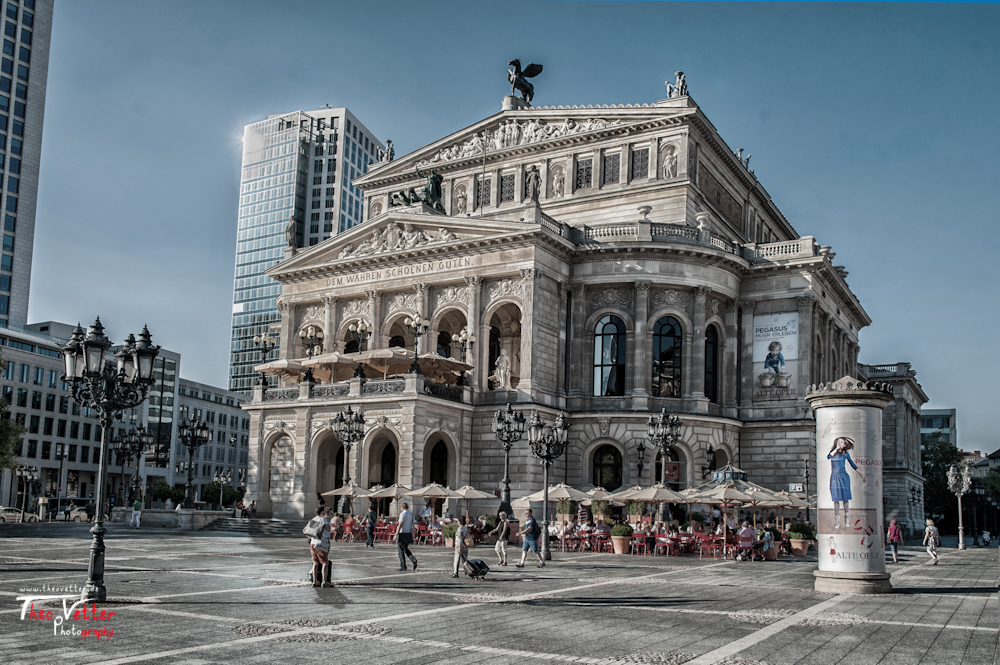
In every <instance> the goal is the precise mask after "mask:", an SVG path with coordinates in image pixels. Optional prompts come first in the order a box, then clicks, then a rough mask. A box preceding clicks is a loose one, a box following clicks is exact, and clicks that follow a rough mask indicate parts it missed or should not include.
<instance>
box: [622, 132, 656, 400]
mask: <svg viewBox="0 0 1000 665" xmlns="http://www.w3.org/2000/svg"><path fill="white" fill-rule="evenodd" d="M627 150H628V146H627V145H626V146H625V148H624V151H627ZM647 319H649V282H636V283H635V334H634V335H633V341H632V346H633V347H634V348H635V352H634V353H633V361H632V409H633V410H635V411H645V410H647V409H648V408H649V389H648V388H647V386H649V385H651V383H652V373H651V372H650V371H647V370H648V369H649V361H648V360H647V359H648V358H649V357H650V355H651V349H650V336H649V335H647V334H646V328H647V326H646V322H647Z"/></svg>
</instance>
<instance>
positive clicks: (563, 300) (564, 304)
mask: <svg viewBox="0 0 1000 665" xmlns="http://www.w3.org/2000/svg"><path fill="white" fill-rule="evenodd" d="M569 297H570V287H569V284H566V283H565V282H559V345H558V348H557V351H556V353H558V354H559V355H558V358H556V366H557V367H558V369H557V370H556V394H557V395H558V400H559V405H560V406H561V407H562V408H566V394H567V392H568V391H569V386H568V385H567V382H566V370H567V367H565V366H564V362H565V360H566V345H567V344H569V338H568V337H567V335H568V334H569V330H568V320H567V312H568V311H569V307H568V302H569V300H568V299H569Z"/></svg>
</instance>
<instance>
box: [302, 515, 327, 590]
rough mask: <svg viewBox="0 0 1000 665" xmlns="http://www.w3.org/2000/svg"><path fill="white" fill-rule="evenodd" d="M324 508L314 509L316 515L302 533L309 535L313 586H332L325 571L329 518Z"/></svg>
mask: <svg viewBox="0 0 1000 665" xmlns="http://www.w3.org/2000/svg"><path fill="white" fill-rule="evenodd" d="M325 514H326V509H325V508H323V507H320V508H317V509H316V517H314V518H312V519H311V520H309V523H308V524H306V526H305V528H304V529H302V533H304V534H306V535H307V536H309V555H310V558H311V559H312V575H311V577H312V583H313V586H314V587H318V586H325V587H329V586H332V585H331V584H330V579H329V577H328V575H329V573H328V572H327V567H326V565H327V563H329V561H330V520H328V519H327V518H326V517H325Z"/></svg>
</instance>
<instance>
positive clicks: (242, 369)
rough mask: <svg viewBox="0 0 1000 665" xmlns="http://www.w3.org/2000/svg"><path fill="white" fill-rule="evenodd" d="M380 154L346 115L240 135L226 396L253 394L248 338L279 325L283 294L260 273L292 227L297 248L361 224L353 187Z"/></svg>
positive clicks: (330, 111)
mask: <svg viewBox="0 0 1000 665" xmlns="http://www.w3.org/2000/svg"><path fill="white" fill-rule="evenodd" d="M380 147H382V144H381V142H379V141H378V140H377V139H376V138H375V137H374V136H373V135H372V133H371V132H370V131H369V130H368V129H367V128H366V127H365V126H364V125H362V124H361V123H359V122H358V120H357V118H355V117H354V115H353V114H352V113H351V112H350V111H348V110H347V109H345V108H326V109H320V110H319V111H294V112H292V113H285V114H282V115H273V116H270V117H268V119H267V120H262V121H261V122H256V123H253V124H251V125H247V126H246V127H245V128H244V130H243V170H242V174H241V176H240V207H239V217H238V223H237V236H236V275H235V280H234V287H233V332H232V337H231V342H230V359H229V389H230V390H235V391H238V392H244V393H249V392H250V390H251V389H252V386H253V383H254V381H255V377H254V374H253V366H254V365H256V364H258V363H259V362H260V354H259V352H258V351H257V350H256V349H255V348H254V346H253V337H254V335H259V334H260V333H261V332H263V331H264V330H266V329H269V328H270V326H271V324H272V323H277V321H278V320H279V319H280V317H279V316H278V310H277V308H276V306H275V298H277V297H278V295H279V294H280V293H281V287H280V286H278V283H277V282H275V281H274V280H273V279H271V278H270V277H268V276H267V275H266V274H265V271H266V270H267V269H268V268H270V267H271V266H273V265H274V264H275V263H277V262H278V261H280V260H281V259H282V258H283V257H284V249H285V247H286V246H288V242H287V240H286V235H285V229H286V227H288V222H289V220H290V219H292V218H294V219H295V226H294V229H295V234H294V235H295V239H294V242H295V245H296V246H298V247H308V246H311V245H316V244H318V243H320V242H322V241H323V240H325V239H327V238H328V237H330V236H331V235H335V234H336V233H339V232H342V231H346V230H347V229H349V228H351V227H353V226H355V225H356V224H360V223H361V220H362V218H363V214H362V211H363V206H364V199H363V195H362V192H361V190H360V189H358V188H356V187H354V186H353V185H351V180H352V179H354V178H356V177H357V176H359V175H361V174H363V173H365V172H366V171H367V170H368V164H370V163H371V162H375V161H378V149H379V148H380ZM270 334H272V335H277V331H274V330H272V331H270ZM276 353H277V352H275V354H276Z"/></svg>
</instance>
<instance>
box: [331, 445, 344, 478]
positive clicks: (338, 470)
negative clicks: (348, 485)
mask: <svg viewBox="0 0 1000 665" xmlns="http://www.w3.org/2000/svg"><path fill="white" fill-rule="evenodd" d="M333 469H334V471H333V486H334V487H340V486H341V485H343V484H344V447H343V446H341V447H340V448H338V449H337V457H336V458H335V461H334V463H333Z"/></svg>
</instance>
